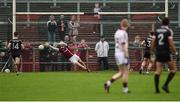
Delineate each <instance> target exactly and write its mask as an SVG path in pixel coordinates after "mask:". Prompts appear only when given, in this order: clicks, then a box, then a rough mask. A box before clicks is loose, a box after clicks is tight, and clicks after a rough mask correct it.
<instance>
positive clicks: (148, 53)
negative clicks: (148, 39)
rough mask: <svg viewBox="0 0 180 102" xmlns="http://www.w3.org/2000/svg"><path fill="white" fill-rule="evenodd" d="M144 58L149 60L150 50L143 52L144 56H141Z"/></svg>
mask: <svg viewBox="0 0 180 102" xmlns="http://www.w3.org/2000/svg"><path fill="white" fill-rule="evenodd" d="M143 57H144V58H149V59H150V58H151V52H150V50H145V51H144V56H143Z"/></svg>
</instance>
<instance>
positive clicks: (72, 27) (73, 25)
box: [68, 15, 80, 42]
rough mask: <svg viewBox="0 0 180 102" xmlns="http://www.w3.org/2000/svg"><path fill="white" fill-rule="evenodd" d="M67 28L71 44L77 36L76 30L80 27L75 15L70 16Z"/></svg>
mask: <svg viewBox="0 0 180 102" xmlns="http://www.w3.org/2000/svg"><path fill="white" fill-rule="evenodd" d="M68 27H69V37H70V40H71V41H72V42H76V37H77V35H78V28H79V27H80V24H79V23H78V21H77V18H76V16H75V15H73V16H71V20H70V21H69V23H68Z"/></svg>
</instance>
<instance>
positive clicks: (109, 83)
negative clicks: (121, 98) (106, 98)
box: [104, 78, 115, 93]
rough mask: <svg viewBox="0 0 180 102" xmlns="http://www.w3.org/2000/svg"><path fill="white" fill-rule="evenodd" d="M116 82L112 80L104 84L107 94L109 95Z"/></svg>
mask: <svg viewBox="0 0 180 102" xmlns="http://www.w3.org/2000/svg"><path fill="white" fill-rule="evenodd" d="M114 81H115V79H113V78H112V79H110V80H108V81H107V82H106V83H105V84H104V89H105V91H106V92H107V93H109V88H110V86H111V84H112V83H113V82H114Z"/></svg>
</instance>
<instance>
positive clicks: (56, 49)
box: [49, 45, 59, 51]
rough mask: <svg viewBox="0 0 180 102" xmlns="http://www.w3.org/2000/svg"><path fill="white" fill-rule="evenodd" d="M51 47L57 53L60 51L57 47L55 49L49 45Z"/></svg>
mask: <svg viewBox="0 0 180 102" xmlns="http://www.w3.org/2000/svg"><path fill="white" fill-rule="evenodd" d="M49 47H50V48H52V49H53V50H55V51H59V49H58V48H57V47H54V46H52V45H49Z"/></svg>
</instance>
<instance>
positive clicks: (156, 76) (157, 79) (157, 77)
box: [154, 74, 160, 93]
mask: <svg viewBox="0 0 180 102" xmlns="http://www.w3.org/2000/svg"><path fill="white" fill-rule="evenodd" d="M159 77H160V75H158V74H155V76H154V83H155V90H156V93H160V91H159Z"/></svg>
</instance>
